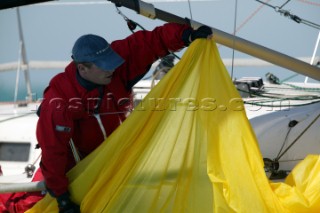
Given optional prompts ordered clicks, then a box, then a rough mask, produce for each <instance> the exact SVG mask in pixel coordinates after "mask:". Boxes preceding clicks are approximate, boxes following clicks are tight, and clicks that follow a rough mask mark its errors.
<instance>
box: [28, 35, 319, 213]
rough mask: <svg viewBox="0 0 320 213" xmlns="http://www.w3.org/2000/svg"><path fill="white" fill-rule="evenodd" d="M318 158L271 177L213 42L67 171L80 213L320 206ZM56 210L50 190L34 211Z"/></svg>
mask: <svg viewBox="0 0 320 213" xmlns="http://www.w3.org/2000/svg"><path fill="white" fill-rule="evenodd" d="M319 171H320V159H319V156H314V155H312V156H311V155H310V156H308V157H307V158H306V159H305V160H304V161H303V162H302V163H300V164H299V165H298V166H297V167H296V168H295V169H294V171H293V172H292V173H291V174H290V175H289V177H288V178H287V181H286V183H271V182H269V180H268V179H267V177H266V175H265V172H264V168H263V161H262V156H261V153H260V150H259V147H258V144H257V139H256V138H255V135H254V132H253V130H252V128H251V126H250V123H249V122H248V119H247V118H246V114H245V111H244V106H243V103H242V101H241V98H240V96H239V94H238V92H237V90H236V89H235V87H234V86H233V83H232V81H231V79H230V76H229V75H228V72H227V70H226V68H225V67H224V65H223V63H222V61H221V59H220V56H219V52H218V50H217V48H216V45H215V43H214V41H212V40H211V41H206V40H199V39H198V40H197V41H195V42H193V43H192V45H191V46H190V47H189V48H188V50H187V51H186V53H185V54H184V55H183V57H182V59H181V61H180V62H179V63H178V64H177V65H176V66H175V67H174V68H173V69H172V70H171V71H170V72H169V73H168V74H167V75H166V76H165V78H164V79H163V80H161V82H160V83H159V84H158V85H157V86H156V87H155V88H154V89H153V90H152V91H151V92H150V93H149V94H148V96H146V98H145V99H144V100H143V101H142V102H141V103H140V104H139V106H137V107H136V108H135V110H134V112H133V113H132V114H131V115H130V116H129V118H128V119H127V120H126V121H125V122H124V123H123V124H122V125H121V126H120V127H119V128H118V129H117V130H116V131H115V132H114V133H113V134H112V135H111V136H110V137H109V138H108V139H107V140H106V141H105V142H104V143H103V144H102V145H101V146H100V147H99V148H98V149H96V150H95V151H94V152H93V153H92V154H91V155H89V156H88V157H87V158H85V159H84V160H82V161H81V162H80V163H79V164H78V165H77V166H76V167H75V168H73V169H72V170H71V171H70V172H69V173H68V177H69V180H70V188H69V190H70V193H71V194H72V199H73V200H74V201H75V202H77V203H79V204H81V212H90V213H91V212H98V213H99V212H112V213H114V212H120V213H122V212H139V213H141V212H152V213H154V212H179V213H180V212H226V213H230V212H241V213H242V212H252V213H257V212H259V213H261V212H268V213H269V212H271V213H272V212H274V213H279V212H308V213H309V212H320V193H319V192H320V172H319ZM34 212H39V213H40V212H41V213H43V212H57V204H56V201H55V199H53V198H51V197H50V196H49V195H47V196H46V197H45V198H44V199H43V200H41V201H40V202H38V203H37V204H36V205H35V206H34V207H33V208H32V209H30V210H29V211H28V213H34Z"/></svg>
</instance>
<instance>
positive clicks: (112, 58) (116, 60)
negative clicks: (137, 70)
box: [93, 47, 124, 71]
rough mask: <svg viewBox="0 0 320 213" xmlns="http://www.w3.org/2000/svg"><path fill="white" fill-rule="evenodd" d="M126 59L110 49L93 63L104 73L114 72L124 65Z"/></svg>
mask: <svg viewBox="0 0 320 213" xmlns="http://www.w3.org/2000/svg"><path fill="white" fill-rule="evenodd" d="M123 62H124V59H123V58H121V56H120V55H118V54H117V53H116V52H115V51H113V50H112V49H111V47H110V48H108V51H106V52H105V53H104V54H101V55H100V56H99V58H97V59H96V60H94V61H93V63H94V64H95V65H96V66H97V67H99V68H100V69H102V70H104V71H113V70H115V69H116V68H118V67H119V66H120V65H121V64H123Z"/></svg>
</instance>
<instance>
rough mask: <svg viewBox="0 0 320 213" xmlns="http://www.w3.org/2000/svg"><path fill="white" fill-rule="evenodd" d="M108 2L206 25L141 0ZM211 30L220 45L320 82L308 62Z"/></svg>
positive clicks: (317, 70) (319, 73)
mask: <svg viewBox="0 0 320 213" xmlns="http://www.w3.org/2000/svg"><path fill="white" fill-rule="evenodd" d="M108 1H111V2H113V3H114V4H116V6H124V7H127V8H129V9H132V10H134V11H136V12H137V13H138V14H141V15H143V16H146V17H148V18H151V19H155V18H158V19H160V20H163V21H166V22H175V23H179V24H189V25H191V26H192V27H193V28H195V29H196V28H198V27H200V26H201V25H204V24H201V23H199V22H196V21H190V20H189V19H187V18H182V17H179V16H176V15H174V14H171V13H168V12H165V11H162V10H159V9H157V8H155V7H154V6H153V5H152V4H150V3H146V2H143V1H140V0H108ZM210 27H211V26H210ZM211 29H212V31H213V38H214V40H215V41H216V42H217V43H219V44H222V45H224V46H227V47H229V48H231V49H236V50H238V51H240V52H243V53H246V54H248V55H251V56H254V57H257V58H260V59H262V60H264V61H267V62H270V63H272V64H275V65H278V66H281V67H284V68H286V69H289V70H292V71H294V72H297V73H300V74H302V75H305V76H308V77H310V78H313V79H315V80H319V81H320V68H318V67H316V66H313V65H310V64H308V63H306V62H303V61H300V60H297V59H295V58H293V57H290V56H288V55H285V54H282V53H280V52H277V51H274V50H272V49H269V48H267V47H264V46H261V45H259V44H256V43H253V42H250V41H248V40H245V39H242V38H239V37H237V36H234V35H231V34H229V33H226V32H223V31H221V30H218V29H215V28H213V27H211Z"/></svg>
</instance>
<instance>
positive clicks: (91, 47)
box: [72, 34, 124, 71]
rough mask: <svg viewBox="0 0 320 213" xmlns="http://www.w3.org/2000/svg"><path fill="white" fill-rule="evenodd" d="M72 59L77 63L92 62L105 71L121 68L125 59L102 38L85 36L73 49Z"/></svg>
mask: <svg viewBox="0 0 320 213" xmlns="http://www.w3.org/2000/svg"><path fill="white" fill-rule="evenodd" d="M72 58H73V60H74V61H75V62H91V63H94V64H95V65H96V66H97V67H99V68H100V69H102V70H105V71H112V70H115V69H116V68H117V67H119V66H120V65H121V64H122V63H123V62H124V59H123V58H121V57H120V56H119V55H118V54H117V53H116V52H115V51H114V50H113V49H112V48H111V46H110V44H109V43H108V42H107V41H106V40H105V39H104V38H102V37H100V36H97V35H92V34H88V35H83V36H81V37H80V38H78V40H77V41H76V42H75V44H74V46H73V48H72Z"/></svg>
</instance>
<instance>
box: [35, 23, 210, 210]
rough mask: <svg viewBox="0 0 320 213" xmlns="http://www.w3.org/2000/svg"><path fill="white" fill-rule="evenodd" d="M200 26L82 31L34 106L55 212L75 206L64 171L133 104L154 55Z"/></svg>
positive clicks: (205, 31)
mask: <svg viewBox="0 0 320 213" xmlns="http://www.w3.org/2000/svg"><path fill="white" fill-rule="evenodd" d="M211 34H212V31H211V29H210V28H209V27H206V26H202V27H200V28H199V29H198V30H192V29H191V28H190V27H189V26H187V25H180V24H174V23H171V24H165V25H164V26H161V27H157V28H155V29H154V30H153V31H139V32H136V33H134V34H132V35H131V36H129V37H127V38H126V39H123V40H117V41H114V42H112V43H111V44H109V43H108V42H107V41H106V40H104V39H103V38H102V37H100V36H97V35H84V36H81V37H80V38H79V39H78V40H77V41H76V42H75V44H74V46H73V49H72V59H73V61H72V62H71V63H70V64H69V65H68V66H67V67H66V69H65V72H63V73H60V74H58V75H56V76H55V77H53V79H52V80H51V81H50V84H49V86H48V87H47V88H46V90H45V91H44V100H43V102H42V103H41V107H40V109H39V110H38V115H39V121H38V124H37V138H38V141H39V145H40V147H41V149H42V159H41V164H40V167H41V170H42V173H43V176H44V179H45V183H46V186H47V189H48V192H49V193H50V194H51V195H52V196H54V197H56V198H57V201H58V206H59V210H60V212H70V213H71V212H80V210H79V206H78V205H77V204H75V203H74V202H72V200H71V199H70V198H69V193H68V179H67V177H66V172H67V171H69V170H70V169H71V168H72V167H73V166H75V164H76V161H77V160H79V159H82V158H84V157H86V156H87V155H88V154H90V153H91V152H92V151H93V150H94V149H96V148H97V147H98V146H99V145H100V144H101V143H102V142H103V141H104V140H105V139H106V138H107V137H108V136H109V135H110V134H111V133H112V132H113V131H114V130H115V129H116V128H117V127H118V126H119V125H120V124H121V123H122V122H123V121H124V120H125V119H126V115H127V113H128V112H129V111H130V110H132V108H133V101H132V98H133V97H132V87H133V86H134V85H135V84H136V83H137V82H138V81H139V80H140V79H141V78H142V77H143V76H144V75H145V74H146V72H147V71H148V70H149V68H150V66H151V64H152V63H153V62H154V61H155V60H157V59H158V58H162V57H164V56H166V55H168V54H169V51H177V50H179V49H181V48H183V47H185V46H188V45H189V44H190V42H192V41H193V40H195V39H197V38H207V37H210V36H211Z"/></svg>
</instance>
